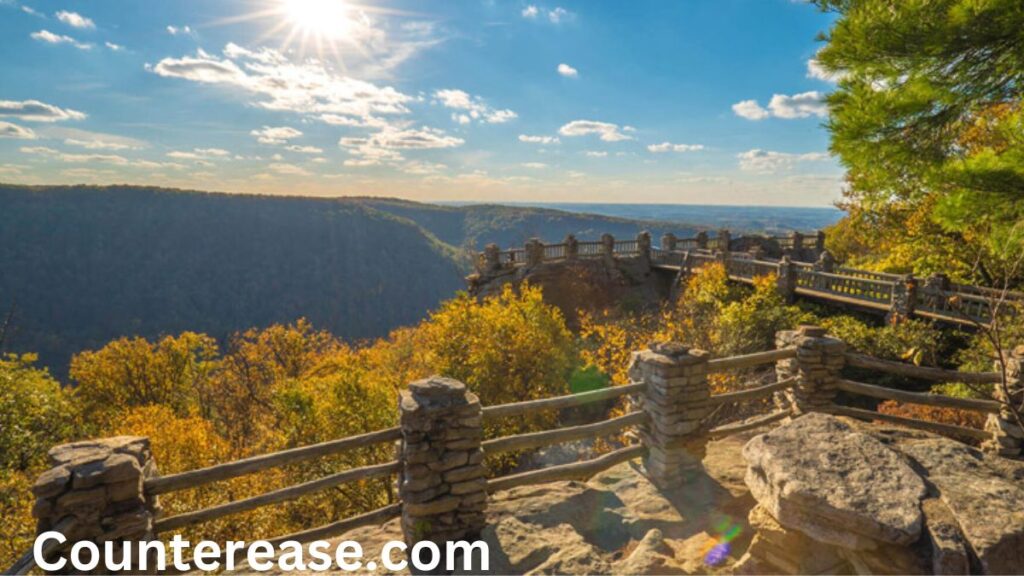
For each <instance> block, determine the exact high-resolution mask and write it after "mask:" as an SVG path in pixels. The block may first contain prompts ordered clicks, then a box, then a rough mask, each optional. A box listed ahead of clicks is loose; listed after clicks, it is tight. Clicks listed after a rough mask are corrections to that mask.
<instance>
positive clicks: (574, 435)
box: [482, 412, 649, 455]
mask: <svg viewBox="0 0 1024 576" xmlns="http://www.w3.org/2000/svg"><path fill="white" fill-rule="evenodd" d="M648 417H649V416H648V414H647V413H646V412H632V413H630V414H626V415H625V416H619V417H618V418H612V419H611V420H605V421H603V422H596V423H594V424H583V425H581V426H570V427H568V428H559V429H557V430H545V431H543V432H532V433H530V434H516V435H515V436H505V437H504V438H495V439H493V440H487V441H485V442H484V443H483V445H482V447H483V449H484V453H485V454H488V455H490V454H498V453H501V452H510V451H512V450H527V449H529V448H540V447H541V446H550V445H552V444H560V443H562V442H570V441H572V440H581V439H583V438H597V437H600V436H604V435H607V434H611V433H612V432H617V431H619V430H621V429H623V428H627V427H629V426H635V425H637V424H642V423H644V422H646V421H647V419H648Z"/></svg>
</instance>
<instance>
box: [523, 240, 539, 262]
mask: <svg viewBox="0 0 1024 576" xmlns="http://www.w3.org/2000/svg"><path fill="white" fill-rule="evenodd" d="M525 251H526V266H527V267H530V268H532V267H534V266H539V265H540V263H541V262H543V261H544V244H541V241H540V239H539V238H530V239H529V240H528V241H527V242H526V246H525Z"/></svg>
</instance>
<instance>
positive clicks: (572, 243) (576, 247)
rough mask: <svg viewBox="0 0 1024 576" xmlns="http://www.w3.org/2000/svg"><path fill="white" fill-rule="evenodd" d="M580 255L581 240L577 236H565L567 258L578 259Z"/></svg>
mask: <svg viewBox="0 0 1024 576" xmlns="http://www.w3.org/2000/svg"><path fill="white" fill-rule="evenodd" d="M579 257H580V242H579V240H577V239H576V237H575V236H573V235H572V234H569V235H567V236H566V237H565V259H566V260H577V259H579Z"/></svg>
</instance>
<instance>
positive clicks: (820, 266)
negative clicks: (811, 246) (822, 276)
mask: <svg viewBox="0 0 1024 576" xmlns="http://www.w3.org/2000/svg"><path fill="white" fill-rule="evenodd" d="M835 269H836V259H835V258H833V257H832V253H831V252H829V251H828V250H822V251H821V252H820V253H819V254H818V259H817V260H815V261H814V271H815V272H828V273H829V274H831V273H832V272H835Z"/></svg>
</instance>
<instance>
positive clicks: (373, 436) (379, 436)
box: [145, 426, 402, 495]
mask: <svg viewBox="0 0 1024 576" xmlns="http://www.w3.org/2000/svg"><path fill="white" fill-rule="evenodd" d="M401 438H402V430H401V429H400V428H398V427H397V426H396V427H394V428H387V429H385V430H378V431H376V432H369V433H367V434H361V435H359V436H350V437H348V438H342V439H340V440H331V441H328V442H321V443H320V444H312V445H310V446H302V447H300V448H292V449H290V450H282V451H280V452H272V453H270V454H261V455H259V456H253V457H251V458H244V459H242V460H236V461H234V462H228V463H225V464H217V465H215V466H209V467H207V468H200V469H198V470H191V471H189V472H182V473H180V474H171V475H170V476H158V477H156V478H150V479H148V480H146V483H145V489H146V494H147V495H155V494H166V493H167V492H174V491H176V490H184V489H186V488H195V487H196V486H202V485H204V484H209V483H211V482H220V481H221V480H228V479H230V478H235V477H237V476H244V475H245V474H252V473H253V472H259V471H260V470H266V469H267V468H274V467H277V466H283V465H285V464H293V463H295V462H302V461H304V460H311V459H313V458H318V457H320V456H328V455H331V454H337V453H339V452H345V451H347V450H353V449H356V448H363V447H366V446H373V445H374V444H383V443H385V442H394V441H395V440H400V439H401Z"/></svg>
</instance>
